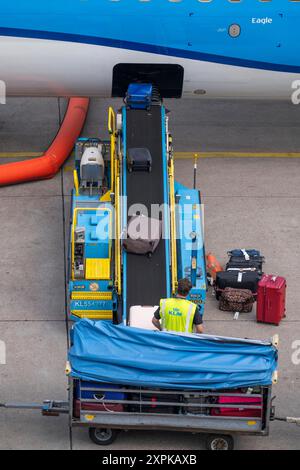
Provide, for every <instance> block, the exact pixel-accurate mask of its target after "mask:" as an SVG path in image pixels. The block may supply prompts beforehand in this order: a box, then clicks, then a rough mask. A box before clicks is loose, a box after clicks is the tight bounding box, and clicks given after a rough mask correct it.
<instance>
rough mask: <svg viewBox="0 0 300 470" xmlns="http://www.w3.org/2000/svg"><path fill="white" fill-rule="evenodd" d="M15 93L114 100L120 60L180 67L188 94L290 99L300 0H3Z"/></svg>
mask: <svg viewBox="0 0 300 470" xmlns="http://www.w3.org/2000/svg"><path fill="white" fill-rule="evenodd" d="M0 6H1V19H0V59H1V60H0V80H2V81H4V82H5V83H6V86H7V93H8V95H11V96H72V95H73V96H74V95H77V96H78V95H81V96H83V95H84V96H103V97H110V96H111V95H112V88H113V81H114V80H118V77H117V78H116V77H113V71H114V68H115V67H116V66H118V64H131V65H132V64H151V65H154V64H156V65H157V64H162V65H170V64H175V65H179V66H181V67H182V69H183V73H184V75H183V87H182V94H183V96H186V97H188V96H191V97H203V96H207V97H245V98H247V97H258V98H259V97H266V98H289V97H290V96H291V93H292V88H291V87H292V82H293V81H294V80H298V79H299V78H300V28H299V24H300V2H296V1H295V2H293V1H289V0H273V1H270V2H262V1H259V0H248V1H246V0H245V1H241V2H238V1H234V2H233V1H228V0H211V1H198V0H182V1H180V0H177V1H176V0H173V1H171V0H159V1H158V0H143V1H141V0H140V1H139V0H63V1H61V0H51V1H50V0H47V1H46V0H44V1H40V0H39V1H38V0H27V1H24V0H14V1H11V2H6V1H4V0H0Z"/></svg>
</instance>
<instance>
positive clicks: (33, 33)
mask: <svg viewBox="0 0 300 470" xmlns="http://www.w3.org/2000/svg"><path fill="white" fill-rule="evenodd" d="M0 36H8V37H17V38H27V39H43V40H50V41H51V40H52V41H65V42H71V43H79V44H90V45H96V46H105V47H114V48H118V49H124V50H131V51H137V52H146V53H151V54H159V55H164V56H170V57H178V58H183V59H192V60H197V61H204V62H212V63H216V64H223V65H232V66H237V67H247V68H252V69H259V70H270V71H274V72H288V73H300V66H297V65H287V64H276V63H271V62H262V61H256V60H249V59H241V58H236V57H228V56H224V55H217V54H208V53H204V52H198V51H192V50H188V49H178V48H173V47H166V46H159V45H154V44H145V43H141V42H133V41H126V40H120V39H112V38H104V37H97V36H87V35H81V34H71V33H61V32H53V31H39V30H30V29H19V28H3V27H0Z"/></svg>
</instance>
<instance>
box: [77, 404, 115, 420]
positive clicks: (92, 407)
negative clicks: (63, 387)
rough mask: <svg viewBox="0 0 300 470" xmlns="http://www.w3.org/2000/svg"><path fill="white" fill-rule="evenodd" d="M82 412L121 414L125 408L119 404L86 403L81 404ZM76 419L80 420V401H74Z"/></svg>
mask: <svg viewBox="0 0 300 470" xmlns="http://www.w3.org/2000/svg"><path fill="white" fill-rule="evenodd" d="M81 411H90V412H93V411H107V412H108V413H121V412H123V411H124V406H123V405H121V404H118V403H107V404H106V405H105V404H104V403H95V402H91V403H88V402H84V403H82V404H81ZM73 414H74V418H80V400H74V410H73Z"/></svg>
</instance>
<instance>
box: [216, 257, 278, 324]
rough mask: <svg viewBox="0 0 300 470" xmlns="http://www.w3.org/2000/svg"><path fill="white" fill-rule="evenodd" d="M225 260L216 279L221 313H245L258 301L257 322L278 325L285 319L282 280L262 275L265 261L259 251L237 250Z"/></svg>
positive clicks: (269, 275)
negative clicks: (224, 264)
mask: <svg viewBox="0 0 300 470" xmlns="http://www.w3.org/2000/svg"><path fill="white" fill-rule="evenodd" d="M228 256H229V261H228V262H227V264H226V268H225V271H220V270H218V272H216V277H215V291H216V298H217V300H219V308H220V310H222V311H226V312H236V313H237V312H238V313H248V312H251V311H252V308H253V304H254V302H255V301H257V309H256V310H257V321H258V322H261V323H271V324H274V325H279V323H280V321H281V320H282V318H284V317H285V316H286V315H285V310H286V309H285V298H286V280H285V278H283V277H281V276H274V275H273V274H268V275H265V274H264V273H263V263H264V262H265V258H264V256H262V255H261V253H260V251H258V250H245V249H236V250H231V251H229V252H228Z"/></svg>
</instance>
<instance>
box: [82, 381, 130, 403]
mask: <svg viewBox="0 0 300 470" xmlns="http://www.w3.org/2000/svg"><path fill="white" fill-rule="evenodd" d="M87 388H88V389H89V390H85V389H87ZM106 388H109V389H116V392H104V390H105V389H106ZM75 398H76V399H79V398H83V399H84V400H126V395H125V393H123V392H121V391H120V387H119V386H118V385H112V384H101V383H97V382H86V381H77V382H76V385H75Z"/></svg>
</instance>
